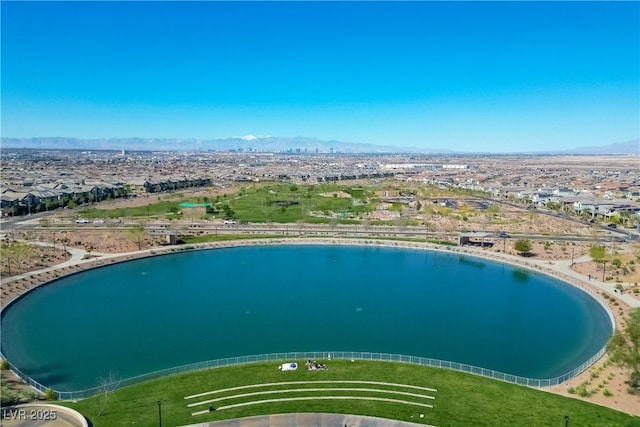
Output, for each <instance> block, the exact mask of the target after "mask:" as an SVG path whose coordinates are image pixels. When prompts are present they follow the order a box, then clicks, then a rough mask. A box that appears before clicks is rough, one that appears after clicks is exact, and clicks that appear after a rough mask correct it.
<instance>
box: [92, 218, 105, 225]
mask: <svg viewBox="0 0 640 427" xmlns="http://www.w3.org/2000/svg"><path fill="white" fill-rule="evenodd" d="M93 223H94V224H104V219H96V220H95V221H93Z"/></svg>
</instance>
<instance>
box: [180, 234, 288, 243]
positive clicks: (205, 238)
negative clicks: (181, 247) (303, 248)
mask: <svg viewBox="0 0 640 427" xmlns="http://www.w3.org/2000/svg"><path fill="white" fill-rule="evenodd" d="M286 237H298V236H295V235H290V236H285V235H281V234H203V235H201V236H184V237H182V238H181V240H182V241H183V242H184V243H186V244H189V243H207V242H222V241H227V240H250V239H281V238H286Z"/></svg>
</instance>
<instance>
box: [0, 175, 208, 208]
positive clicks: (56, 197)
mask: <svg viewBox="0 0 640 427" xmlns="http://www.w3.org/2000/svg"><path fill="white" fill-rule="evenodd" d="M210 184H211V179H209V178H203V177H195V176H194V177H188V176H185V177H181V178H176V177H161V178H149V177H147V178H133V179H130V180H123V181H121V182H106V181H102V180H100V181H87V180H83V181H80V182H75V181H68V182H51V183H41V184H34V185H29V186H24V187H20V188H19V189H13V188H0V216H3V217H5V216H18V215H26V214H31V213H36V212H44V211H48V210H51V209H56V208H60V207H65V206H67V207H75V206H78V205H82V204H84V203H91V202H99V201H102V200H107V199H116V198H121V197H132V196H133V197H135V196H138V195H143V194H149V193H160V192H165V191H174V190H181V189H185V188H189V187H201V186H207V185H210Z"/></svg>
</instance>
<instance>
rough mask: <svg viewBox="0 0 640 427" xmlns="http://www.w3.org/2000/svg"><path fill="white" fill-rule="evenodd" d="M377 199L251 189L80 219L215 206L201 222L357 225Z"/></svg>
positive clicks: (173, 214)
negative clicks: (205, 220)
mask: <svg viewBox="0 0 640 427" xmlns="http://www.w3.org/2000/svg"><path fill="white" fill-rule="evenodd" d="M378 202H379V200H378V199H377V198H376V196H375V193H374V190H373V189H369V188H365V187H363V186H344V185H343V186H340V185H336V184H322V185H310V186H300V185H295V184H264V185H252V186H248V187H246V188H241V189H239V190H238V191H237V192H236V193H233V194H224V195H216V196H211V197H207V196H201V197H184V195H183V194H180V193H175V194H167V195H165V196H162V200H160V201H158V202H156V203H151V204H148V205H145V206H137V207H122V208H111V209H103V208H88V209H83V210H80V211H79V215H80V216H82V217H84V218H88V219H93V218H129V217H133V218H135V217H140V218H156V219H163V220H170V219H180V218H182V217H186V215H185V210H186V209H188V208H181V207H180V204H181V203H211V207H210V208H208V209H207V213H206V215H205V216H204V217H203V218H198V219H213V218H224V219H234V220H237V221H247V222H256V223H263V222H275V223H295V222H306V223H329V222H331V221H337V222H340V223H359V222H360V221H359V219H360V218H361V217H362V215H363V214H365V213H367V212H370V211H371V210H373V209H375V208H376V206H377V204H378Z"/></svg>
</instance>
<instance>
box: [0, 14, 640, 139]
mask: <svg viewBox="0 0 640 427" xmlns="http://www.w3.org/2000/svg"><path fill="white" fill-rule="evenodd" d="M0 7H1V14H2V15H1V16H2V30H1V31H2V33H1V36H2V53H1V55H2V57H1V59H2V70H1V71H2V76H1V79H2V80H1V84H2V86H1V96H2V116H1V118H2V136H5V137H40V136H68V137H80V138H108V137H149V138H151V137H157V138H199V139H210V138H218V137H231V136H243V135H248V134H252V135H257V136H262V135H274V136H299V135H304V136H310V137H317V138H320V139H327V140H328V139H335V140H340V141H345V142H362V143H373V144H384V145H397V146H415V147H427V148H449V149H453V150H460V151H494V152H499V151H532V150H545V149H555V148H558V149H559V148H571V147H577V146H585V145H604V144H609V143H614V142H624V141H628V140H631V139H635V138H638V137H639V136H640V135H639V134H640V77H639V76H640V29H639V22H640V3H638V2H551V1H550V2H400V3H396V2H348V3H347V2H237V3H227V2H206V1H201V2H189V3H184V2H10V1H2V2H1V4H0Z"/></svg>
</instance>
